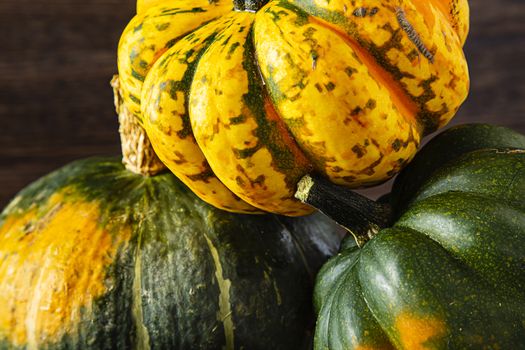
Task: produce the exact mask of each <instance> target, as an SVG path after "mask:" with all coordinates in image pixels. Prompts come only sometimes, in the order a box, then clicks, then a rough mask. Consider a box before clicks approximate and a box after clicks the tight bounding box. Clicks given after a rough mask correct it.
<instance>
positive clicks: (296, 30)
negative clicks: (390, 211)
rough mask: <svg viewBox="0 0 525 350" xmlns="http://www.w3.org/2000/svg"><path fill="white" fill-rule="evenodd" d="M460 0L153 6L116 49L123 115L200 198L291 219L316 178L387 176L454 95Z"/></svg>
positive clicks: (459, 79) (462, 86)
mask: <svg viewBox="0 0 525 350" xmlns="http://www.w3.org/2000/svg"><path fill="white" fill-rule="evenodd" d="M468 16H469V8H468V3H467V0H430V1H420V0H367V1H364V0H358V1H355V0H331V1H326V0H289V1H286V0H271V1H267V0H233V1H232V0H211V1H210V0H171V1H170V0H150V1H139V2H138V13H137V15H136V16H135V18H133V20H132V21H131V22H130V23H129V25H128V26H127V28H126V29H125V31H124V33H123V35H122V38H121V41H120V44H119V51H118V53H119V54H118V66H119V74H120V78H121V85H122V94H123V98H124V100H125V105H126V107H127V108H128V109H129V110H130V111H131V113H133V114H134V115H135V116H137V117H138V118H139V119H140V120H141V123H142V125H143V126H144V127H145V129H146V131H147V133H148V136H149V138H150V139H151V142H152V144H153V146H154V148H155V151H156V153H157V154H158V156H159V158H160V159H161V160H162V161H163V162H164V163H165V164H166V165H167V166H168V167H169V169H170V170H171V171H172V172H173V173H174V174H175V175H177V177H179V178H180V179H181V180H182V181H183V182H184V183H185V184H186V185H188V186H189V187H190V188H191V189H192V190H193V191H194V192H195V193H196V194H197V195H198V196H199V197H200V198H202V199H203V200H205V201H206V202H208V203H211V204H212V205H214V206H216V207H219V208H222V209H226V210H228V211H233V212H244V213H250V212H256V211H258V209H262V210H264V211H268V212H273V213H280V214H285V215H290V216H297V215H304V214H307V213H310V212H311V210H312V209H311V208H310V207H309V206H306V205H304V204H302V203H300V202H298V201H297V200H295V199H294V198H293V193H294V192H295V189H296V185H297V183H298V181H299V179H300V178H301V177H302V176H303V175H305V174H307V173H309V172H311V171H316V172H318V173H320V174H323V175H324V176H325V177H327V178H329V179H330V180H331V181H332V182H334V183H336V184H340V185H345V186H347V187H359V186H366V185H372V184H377V183H379V182H382V181H384V180H386V179H387V178H389V177H392V176H393V175H394V174H395V173H396V172H398V171H399V170H400V169H401V168H402V167H403V166H404V165H405V164H406V163H407V162H408V161H409V160H410V159H411V158H412V157H413V155H414V154H415V152H416V150H417V148H418V145H419V143H420V140H421V138H422V136H424V135H426V134H428V133H430V132H433V131H435V130H436V129H438V128H440V127H442V126H444V125H445V124H447V122H448V121H449V120H450V119H451V118H452V117H453V115H454V114H455V112H456V111H457V109H458V108H459V106H460V104H461V103H462V101H463V100H464V99H465V97H466V95H467V92H468V87H469V78H468V69H467V64H466V61H465V58H464V55H463V51H462V47H463V44H464V42H465V39H466V36H467V32H468V27H469V20H468Z"/></svg>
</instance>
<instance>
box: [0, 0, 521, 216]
mask: <svg viewBox="0 0 525 350" xmlns="http://www.w3.org/2000/svg"><path fill="white" fill-rule="evenodd" d="M134 6H135V3H134V1H131V0H89V1H79V0H47V1H45V0H0V32H1V33H2V36H1V37H0V48H1V53H0V207H3V206H4V205H5V204H7V201H8V200H9V199H10V198H11V197H12V196H13V195H14V194H15V193H16V192H17V191H19V190H20V189H21V188H22V187H23V186H25V185H27V184H28V183H30V182H31V181H33V180H35V179H37V178H38V177H40V176H42V175H44V174H46V173H47V172H49V171H51V170H53V169H55V168H57V167H59V166H62V165H64V164H66V163H68V162H69V161H71V160H73V159H77V158H82V157H87V156H92V155H106V154H118V153H119V141H118V134H117V118H116V116H115V114H114V111H113V99H112V93H111V89H110V87H109V80H110V79H111V76H112V74H113V73H114V72H116V63H115V62H116V47H117V43H118V38H119V36H120V33H121V32H122V30H123V29H124V27H125V25H126V23H127V22H128V20H129V19H130V18H131V17H132V16H133V13H134ZM471 16H472V18H471V21H472V26H471V28H472V29H471V34H470V37H469V40H468V44H467V46H466V54H467V58H468V60H469V64H470V70H471V76H472V88H471V94H470V97H469V100H468V101H467V103H466V104H465V105H464V106H463V107H462V108H461V110H460V112H459V114H458V116H457V117H456V119H455V120H454V122H453V123H454V124H458V123H465V122H473V121H478V122H492V123H496V124H500V125H507V126H510V127H512V128H514V129H516V130H519V131H521V132H523V133H525V84H523V81H525V65H524V64H523V63H524V62H525V26H524V25H523V23H524V22H525V1H523V0H499V1H471ZM387 188H388V185H386V186H382V187H378V188H375V189H373V190H369V191H367V192H366V193H367V194H369V195H370V196H372V197H376V196H377V195H379V194H380V193H381V192H384V191H386V190H387Z"/></svg>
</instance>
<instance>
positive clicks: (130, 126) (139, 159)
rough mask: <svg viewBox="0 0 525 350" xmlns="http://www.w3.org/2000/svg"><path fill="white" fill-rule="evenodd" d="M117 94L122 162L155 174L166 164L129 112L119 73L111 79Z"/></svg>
mask: <svg viewBox="0 0 525 350" xmlns="http://www.w3.org/2000/svg"><path fill="white" fill-rule="evenodd" d="M111 86H112V87H113V93H114V96H115V109H116V111H117V114H118V119H119V124H120V127H119V133H120V143H121V145H122V163H124V165H125V167H126V169H128V170H129V171H131V172H133V173H135V174H140V175H144V176H154V175H156V174H158V173H160V172H161V171H163V170H164V169H166V166H165V165H164V164H163V163H162V162H161V161H160V160H159V158H158V157H157V155H156V154H155V151H154V150H153V147H152V146H151V143H150V141H149V138H148V135H146V131H145V130H144V128H143V127H142V126H141V125H140V123H139V121H138V120H137V118H136V117H135V116H134V115H133V114H131V113H130V112H129V110H128V109H127V108H126V106H125V105H124V103H123V100H122V95H121V91H120V83H119V79H118V75H115V76H114V77H113V79H112V80H111Z"/></svg>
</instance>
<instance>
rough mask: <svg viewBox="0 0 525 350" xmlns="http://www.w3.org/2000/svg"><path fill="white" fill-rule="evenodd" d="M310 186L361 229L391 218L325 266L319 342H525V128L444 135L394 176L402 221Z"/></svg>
mask: <svg viewBox="0 0 525 350" xmlns="http://www.w3.org/2000/svg"><path fill="white" fill-rule="evenodd" d="M308 183H309V184H308ZM301 184H302V185H305V188H302V190H303V191H306V192H301V193H302V196H301V198H302V199H305V196H306V193H307V192H308V190H307V189H308V187H310V186H312V187H310V194H309V195H307V196H308V197H311V198H309V199H306V200H307V201H308V202H312V203H313V204H314V205H316V206H318V207H320V208H325V209H326V211H327V212H329V213H331V214H334V217H338V218H339V220H340V222H341V223H343V224H345V225H347V227H348V228H350V229H351V231H352V232H353V233H354V234H355V235H356V236H361V237H363V236H364V235H367V231H368V233H370V232H376V231H377V230H378V227H381V226H383V227H386V226H388V228H384V229H380V230H379V232H376V233H377V234H376V235H375V236H374V237H373V238H372V239H370V240H369V241H368V242H366V243H361V244H360V245H361V247H359V246H357V245H355V243H352V241H353V239H352V240H347V241H345V243H344V244H343V248H342V250H341V252H340V254H339V255H337V256H336V257H334V258H333V259H331V260H330V261H329V262H328V263H327V264H326V265H325V266H324V267H323V268H322V270H321V272H320V273H319V275H318V279H317V283H316V289H315V296H314V300H315V306H316V309H317V312H318V321H317V328H316V336H315V348H316V349H330V350H339V349H345V350H350V349H361V350H362V349H523V348H524V346H525V249H524V248H525V136H523V135H520V134H517V133H515V132H513V131H511V130H508V129H504V128H497V127H492V126H488V125H466V126H461V127H458V128H453V129H450V130H448V131H447V132H445V133H443V134H441V135H440V136H438V137H436V138H435V139H434V140H433V141H431V142H430V144H428V145H427V146H425V147H424V148H423V150H422V152H421V153H419V154H418V155H417V156H416V158H415V160H414V162H413V163H411V164H410V166H409V167H407V169H405V170H404V171H403V172H402V173H401V176H400V177H399V178H398V179H397V180H396V183H395V185H394V190H393V193H392V198H391V202H392V206H393V208H394V215H393V217H394V218H395V219H394V220H385V219H384V217H385V214H386V213H387V212H388V205H380V204H377V203H370V202H367V200H365V199H363V198H359V197H357V196H356V195H352V194H349V193H342V192H341V190H337V189H335V190H334V188H331V187H330V184H329V183H328V182H326V181H325V182H323V181H322V180H321V181H320V182H318V183H317V184H316V182H315V181H314V182H313V185H312V182H309V181H306V180H305V181H304V182H301ZM327 199H330V200H331V201H332V203H339V204H338V205H339V207H337V205H335V206H334V205H333V204H330V205H329V206H325V205H326V200H327ZM358 203H361V205H359V204H358ZM363 203H364V205H363ZM366 206H369V208H370V210H369V211H368V212H363V208H364V207H366ZM336 207H337V208H336ZM331 211H332V212H331ZM345 212H346V215H345ZM388 221H390V223H389V222H388ZM392 221H393V223H392ZM359 241H360V242H361V240H359Z"/></svg>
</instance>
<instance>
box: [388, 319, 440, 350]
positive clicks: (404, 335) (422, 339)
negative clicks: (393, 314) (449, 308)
mask: <svg viewBox="0 0 525 350" xmlns="http://www.w3.org/2000/svg"><path fill="white" fill-rule="evenodd" d="M395 328H396V329H397V330H398V332H399V340H400V341H401V345H402V346H403V349H410V350H425V349H429V348H428V347H427V346H425V343H426V342H427V341H429V340H430V339H432V338H436V337H440V336H443V335H445V333H446V332H445V330H446V326H445V323H444V322H443V321H442V320H439V319H437V318H433V317H430V316H425V317H420V316H416V315H414V314H412V313H409V312H402V313H401V314H399V315H398V316H397V318H396V324H395Z"/></svg>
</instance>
